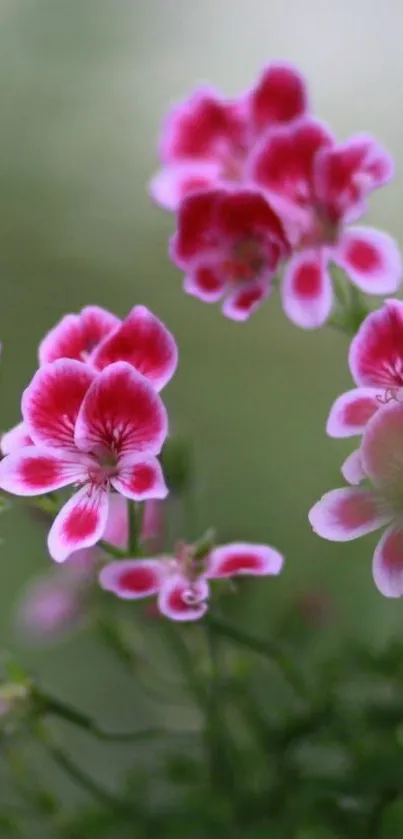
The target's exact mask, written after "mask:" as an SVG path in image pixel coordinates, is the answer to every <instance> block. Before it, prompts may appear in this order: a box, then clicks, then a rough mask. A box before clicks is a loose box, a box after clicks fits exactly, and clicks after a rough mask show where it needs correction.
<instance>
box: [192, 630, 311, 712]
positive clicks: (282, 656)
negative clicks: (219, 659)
mask: <svg viewBox="0 0 403 839" xmlns="http://www.w3.org/2000/svg"><path fill="white" fill-rule="evenodd" d="M204 620H205V621H206V623H208V624H209V626H210V628H211V629H212V630H213V631H214V632H215V633H217V634H218V635H221V636H222V637H223V638H227V639H228V640H229V641H233V642H234V643H235V644H241V645H242V646H243V647H248V649H250V650H253V651H254V652H255V653H258V655H262V656H264V657H265V658H267V659H269V660H270V661H271V662H272V663H273V664H275V665H276V667H277V668H279V669H280V670H281V672H282V673H283V675H284V676H285V678H286V680H287V681H288V683H289V684H290V685H291V686H292V687H293V689H294V691H295V693H296V694H297V695H298V696H299V697H300V698H301V699H304V700H305V699H306V698H307V688H306V685H305V681H304V679H303V678H302V674H301V672H300V670H299V669H298V667H296V666H295V665H294V662H293V661H292V659H291V658H290V657H289V656H288V654H287V652H286V651H285V650H284V649H283V647H281V646H280V645H279V644H275V643H274V642H273V641H266V640H263V639H261V638H255V637H254V636H253V635H249V634H248V633H246V632H244V631H243V630H242V629H237V627H235V626H231V625H229V624H227V623H225V622H224V621H222V620H220V619H218V618H215V617H212V615H208V616H207V617H206V618H205V619H204Z"/></svg>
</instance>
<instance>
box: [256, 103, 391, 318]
mask: <svg viewBox="0 0 403 839" xmlns="http://www.w3.org/2000/svg"><path fill="white" fill-rule="evenodd" d="M249 174H250V179H251V181H252V182H254V183H255V184H257V185H258V186H260V187H261V188H262V189H263V190H264V191H265V192H266V194H267V195H268V197H269V200H270V202H271V203H272V205H273V206H274V207H275V208H276V209H277V210H278V212H279V213H280V214H281V216H282V218H283V220H284V223H285V225H286V227H287V230H288V233H289V236H290V238H291V240H292V243H293V246H294V256H293V258H292V259H291V261H290V262H289V264H288V266H287V269H286V271H285V274H284V278H283V283H282V297H283V305H284V309H285V312H286V314H287V315H288V317H289V318H290V320H292V321H293V322H294V323H295V324H296V325H297V326H301V327H303V328H305V329H312V328H315V327H318V326H321V325H322V324H323V323H324V322H325V321H326V320H327V318H328V317H329V315H330V312H331V310H332V306H333V290H332V283H331V277H330V274H329V265H330V263H332V262H334V263H335V264H336V265H338V266H339V267H340V268H342V269H343V270H344V271H345V272H346V274H347V275H348V277H349V278H350V280H351V282H352V283H354V284H355V285H356V286H357V287H358V288H359V289H361V291H364V292H366V293H367V294H390V293H392V292H395V291H396V290H397V288H398V287H399V285H400V281H401V273H402V265H401V257H400V253H399V250H398V248H397V245H396V243H395V242H394V240H393V239H392V237H391V236H389V235H388V234H387V233H383V232H380V231H379V230H375V229H373V228H371V227H350V226H349V225H350V223H351V222H352V221H356V220H357V219H358V218H359V217H360V216H361V215H362V214H363V213H364V212H365V210H366V200H367V198H368V196H369V195H370V193H371V192H373V190H375V189H378V188H379V187H381V186H383V185H384V184H386V183H388V181H390V180H391V178H392V175H393V165H392V161H391V158H390V156H389V155H388V154H387V152H386V151H385V150H384V149H383V148H382V147H381V145H380V144H379V143H378V142H377V141H376V140H375V139H373V138H372V137H370V136H368V135H365V134H359V135H355V136H353V137H351V138H350V139H349V140H347V141H346V142H345V143H336V142H335V139H334V137H333V135H332V134H331V133H330V131H329V130H328V129H327V127H326V126H325V125H323V124H322V123H320V122H319V121H318V120H315V119H313V118H311V117H302V118H301V119H300V120H297V121H295V122H294V123H293V124H292V125H289V126H283V127H279V128H277V129H275V130H273V131H272V132H271V133H270V135H268V137H267V138H264V139H263V141H262V143H261V144H260V145H259V146H258V148H257V149H256V151H255V153H254V155H253V156H252V157H251V159H250V164H249Z"/></svg>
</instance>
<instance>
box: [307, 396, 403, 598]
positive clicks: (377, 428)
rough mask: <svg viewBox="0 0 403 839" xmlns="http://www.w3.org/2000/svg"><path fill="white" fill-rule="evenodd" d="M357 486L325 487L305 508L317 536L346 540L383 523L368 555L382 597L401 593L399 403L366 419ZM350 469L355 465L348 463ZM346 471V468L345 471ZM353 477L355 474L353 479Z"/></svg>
mask: <svg viewBox="0 0 403 839" xmlns="http://www.w3.org/2000/svg"><path fill="white" fill-rule="evenodd" d="M351 457H353V461H354V459H355V461H356V463H355V466H357V463H359V464H360V468H361V479H368V481H367V483H366V484H361V485H360V486H355V487H354V486H350V487H344V488H343V489H335V490H332V491H331V492H328V493H326V495H324V496H323V498H322V499H321V500H320V501H319V502H318V503H317V504H315V506H314V507H313V508H312V510H311V511H310V513H309V520H310V522H311V525H312V527H313V529H314V531H315V533H317V534H318V535H319V536H322V537H323V538H324V539H330V540H331V541H335V542H346V541H349V540H350V539H356V538H358V537H359V536H364V535H365V534H366V533H370V532H372V531H373V530H377V529H378V528H380V527H382V526H384V525H387V526H388V527H387V529H386V531H385V533H384V535H383V536H382V538H381V540H380V541H379V543H378V545H377V547H376V549H375V553H374V558H373V576H374V580H375V584H376V586H377V588H378V589H379V591H380V592H381V593H382V594H384V595H385V596H386V597H401V596H402V595H403V493H402V487H403V405H402V404H400V403H398V402H393V403H391V404H390V405H387V406H385V407H383V408H382V410H380V411H378V413H376V414H375V415H374V416H373V417H372V419H370V421H369V422H368V424H367V426H366V428H365V430H364V433H363V437H362V442H361V447H360V449H359V453H358V454H357V453H353V455H352V456H351ZM353 473H354V469H353ZM350 477H351V473H350ZM354 482H355V483H358V480H354Z"/></svg>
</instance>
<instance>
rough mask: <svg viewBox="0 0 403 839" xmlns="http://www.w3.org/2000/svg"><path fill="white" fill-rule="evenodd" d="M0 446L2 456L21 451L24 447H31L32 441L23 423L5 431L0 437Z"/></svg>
mask: <svg viewBox="0 0 403 839" xmlns="http://www.w3.org/2000/svg"><path fill="white" fill-rule="evenodd" d="M0 445H1V452H2V454H11V452H15V451H17V449H22V448H24V446H31V445H32V440H31V438H30V436H29V434H28V431H27V428H26V425H25V423H24V422H19V423H18V425H15V426H14V428H10V430H9V431H6V432H5V433H4V434H3V435H2V437H1V442H0Z"/></svg>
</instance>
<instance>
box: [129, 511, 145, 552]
mask: <svg viewBox="0 0 403 839" xmlns="http://www.w3.org/2000/svg"><path fill="white" fill-rule="evenodd" d="M127 512H128V520H129V538H128V544H127V555H128V556H130V557H136V556H139V553H140V551H139V548H140V538H141V519H142V510H141V506H140V504H136V503H135V501H130V500H129V499H128V501H127Z"/></svg>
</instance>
